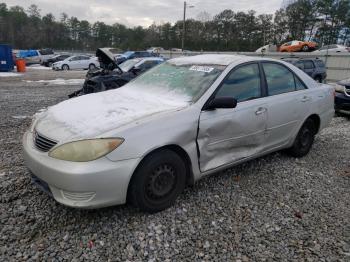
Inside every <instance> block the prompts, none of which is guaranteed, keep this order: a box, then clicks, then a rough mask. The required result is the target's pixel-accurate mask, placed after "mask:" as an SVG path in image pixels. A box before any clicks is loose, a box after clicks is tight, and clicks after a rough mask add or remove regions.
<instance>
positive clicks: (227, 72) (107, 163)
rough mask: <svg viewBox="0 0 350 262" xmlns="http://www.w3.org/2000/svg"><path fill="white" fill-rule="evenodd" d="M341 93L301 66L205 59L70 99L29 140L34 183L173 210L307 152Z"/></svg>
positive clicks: (80, 196)
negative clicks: (239, 172)
mask: <svg viewBox="0 0 350 262" xmlns="http://www.w3.org/2000/svg"><path fill="white" fill-rule="evenodd" d="M333 101H334V90H333V88H331V87H330V86H327V85H322V84H318V83H316V82H315V81H314V80H313V79H311V78H310V77H309V76H307V75H306V74H305V73H304V72H302V71H301V70H299V69H298V68H296V67H294V66H293V65H291V64H288V63H284V62H282V61H277V60H273V59H267V58H256V57H246V56H233V55H200V56H192V57H183V58H176V59H172V60H169V61H168V62H166V63H164V64H162V65H159V66H157V67H155V68H153V69H151V70H150V71H148V72H147V73H145V74H143V75H141V76H140V77H138V78H137V79H135V80H134V81H132V82H130V83H129V84H127V85H125V86H123V87H122V88H119V89H116V90H111V91H106V92H101V93H97V94H91V95H86V96H82V97H78V98H74V99H70V100H67V101H64V102H61V103H59V104H57V105H55V106H52V107H49V108H48V109H47V110H45V111H43V112H40V113H37V114H36V115H35V116H34V120H33V123H32V125H31V127H30V129H29V130H28V131H27V132H26V133H25V135H24V137H23V146H24V157H25V162H26V165H27V167H28V168H29V170H30V171H31V173H32V175H33V180H34V181H35V182H36V183H37V184H38V185H40V187H41V188H42V189H44V190H46V191H47V192H49V193H50V194H51V195H52V196H53V198H54V199H56V200H57V201H58V202H60V203H62V204H64V205H67V206H71V207H79V208H99V207H104V206H110V205H118V204H124V203H126V202H129V203H131V204H133V205H134V206H136V207H138V208H140V209H141V210H143V211H148V212H156V211H160V210H163V209H165V208H168V207H169V206H170V205H172V204H173V203H174V202H175V200H176V198H177V197H178V196H179V194H181V192H182V191H183V189H184V188H185V186H186V185H188V184H193V183H194V182H195V181H197V180H198V179H200V178H202V177H204V176H206V175H208V174H211V173H213V172H217V171H218V170H221V169H224V168H228V167H230V166H232V165H236V164H239V163H242V162H245V161H248V160H250V159H253V158H256V157H260V156H262V155H265V154H268V153H271V152H274V151H277V150H281V149H288V152H289V153H290V154H291V155H292V156H294V157H302V156H304V155H306V154H307V153H308V152H309V150H310V149H311V146H312V144H313V141H314V137H315V135H316V134H317V133H318V132H319V131H320V130H321V129H322V128H324V127H326V126H327V125H328V124H329V122H330V121H331V119H332V116H333V114H334V109H333V108H334V106H333V104H334V102H333Z"/></svg>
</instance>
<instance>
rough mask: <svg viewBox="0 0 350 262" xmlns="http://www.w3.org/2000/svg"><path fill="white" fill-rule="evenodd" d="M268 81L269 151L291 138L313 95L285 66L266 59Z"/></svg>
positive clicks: (265, 67) (265, 68) (267, 135)
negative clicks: (310, 94) (309, 93)
mask: <svg viewBox="0 0 350 262" xmlns="http://www.w3.org/2000/svg"><path fill="white" fill-rule="evenodd" d="M262 67H263V71H264V74H265V78H266V84H267V93H268V97H267V104H268V119H267V134H266V148H267V150H269V149H273V148H276V147H280V146H283V145H285V144H286V143H288V142H289V141H290V139H291V138H292V137H293V134H295V132H296V129H297V128H298V127H299V125H300V122H301V121H302V120H303V119H304V118H305V116H306V115H307V114H308V112H309V104H310V103H309V101H310V100H311V97H310V96H309V95H308V90H307V89H306V86H305V84H304V83H302V81H301V80H300V79H299V78H298V77H297V76H296V75H295V74H294V73H293V72H292V71H291V70H290V69H289V68H287V67H286V66H285V65H282V64H280V63H275V62H263V63H262Z"/></svg>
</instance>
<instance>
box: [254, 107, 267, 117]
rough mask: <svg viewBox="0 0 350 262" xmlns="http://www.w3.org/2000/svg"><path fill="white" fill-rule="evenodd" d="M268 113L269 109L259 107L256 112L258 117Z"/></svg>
mask: <svg viewBox="0 0 350 262" xmlns="http://www.w3.org/2000/svg"><path fill="white" fill-rule="evenodd" d="M266 111H267V109H266V108H265V107H259V108H258V110H256V111H255V114H256V115H261V114H263V113H265V112H266Z"/></svg>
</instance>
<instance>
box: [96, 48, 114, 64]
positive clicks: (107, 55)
mask: <svg viewBox="0 0 350 262" xmlns="http://www.w3.org/2000/svg"><path fill="white" fill-rule="evenodd" d="M96 57H98V59H99V61H100V62H101V63H102V64H105V65H109V64H114V65H116V61H115V59H114V55H113V53H112V52H111V51H109V48H98V49H97V50H96Z"/></svg>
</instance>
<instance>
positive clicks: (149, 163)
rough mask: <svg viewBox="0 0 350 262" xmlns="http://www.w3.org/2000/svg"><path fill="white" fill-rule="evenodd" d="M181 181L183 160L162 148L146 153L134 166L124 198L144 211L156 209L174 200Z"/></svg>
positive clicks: (183, 177)
mask: <svg viewBox="0 0 350 262" xmlns="http://www.w3.org/2000/svg"><path fill="white" fill-rule="evenodd" d="M185 185H186V166H185V163H184V162H183V160H182V159H181V157H180V156H179V155H178V154H176V153H175V152H173V151H171V150H168V149H164V150H161V151H158V152H155V153H153V154H151V155H149V156H147V157H146V158H145V159H144V160H143V161H142V163H141V164H140V166H139V167H138V168H137V169H136V171H135V173H134V175H133V177H132V179H131V182H130V188H129V191H128V202H130V203H131V204H132V205H133V206H135V207H137V208H139V209H140V210H141V211H144V212H149V213H154V212H159V211H162V210H164V209H167V208H168V207H170V206H172V205H173V204H174V203H175V200H176V198H177V197H178V196H179V195H180V194H181V192H182V191H183V190H184V188H185Z"/></svg>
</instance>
